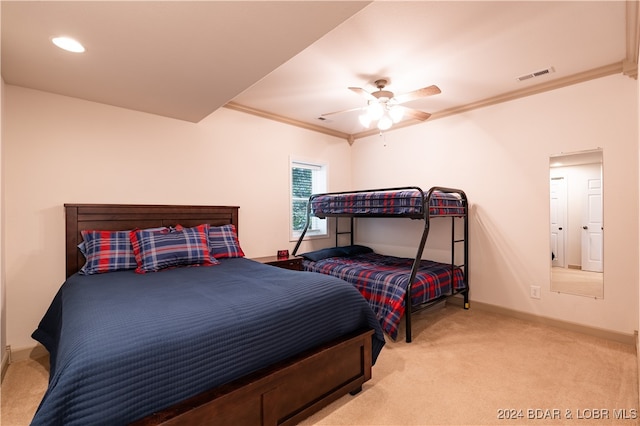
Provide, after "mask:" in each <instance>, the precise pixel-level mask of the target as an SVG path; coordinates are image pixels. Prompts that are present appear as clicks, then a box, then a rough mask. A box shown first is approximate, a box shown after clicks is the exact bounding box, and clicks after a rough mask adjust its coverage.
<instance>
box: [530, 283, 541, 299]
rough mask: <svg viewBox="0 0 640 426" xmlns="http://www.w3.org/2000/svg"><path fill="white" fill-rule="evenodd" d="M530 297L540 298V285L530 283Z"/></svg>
mask: <svg viewBox="0 0 640 426" xmlns="http://www.w3.org/2000/svg"><path fill="white" fill-rule="evenodd" d="M531 298H532V299H540V286H539V285H532V286H531Z"/></svg>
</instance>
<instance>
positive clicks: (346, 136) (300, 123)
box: [224, 102, 351, 143]
mask: <svg viewBox="0 0 640 426" xmlns="http://www.w3.org/2000/svg"><path fill="white" fill-rule="evenodd" d="M224 108H229V109H233V110H236V111H240V112H244V113H247V114H252V115H256V116H258V117H262V118H267V119H269V120H274V121H279V122H280V123H285V124H289V125H291V126H296V127H302V128H303V129H307V130H313V131H314V132H319V133H324V134H325V135H329V136H335V137H338V138H342V139H347V140H349V139H350V137H351V135H349V134H348V133H344V132H339V131H337V130H332V129H327V128H326V127H322V126H318V125H315V124H311V123H306V122H304V121H299V120H294V119H293V118H289V117H285V116H282V115H278V114H273V113H270V112H268V111H263V110H260V109H256V108H251V107H249V106H246V105H241V104H238V103H236V102H229V103H227V104H225V105H224ZM350 143H351V142H350Z"/></svg>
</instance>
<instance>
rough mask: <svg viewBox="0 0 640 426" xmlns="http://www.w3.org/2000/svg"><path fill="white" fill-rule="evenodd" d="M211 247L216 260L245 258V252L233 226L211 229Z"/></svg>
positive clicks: (213, 227)
mask: <svg viewBox="0 0 640 426" xmlns="http://www.w3.org/2000/svg"><path fill="white" fill-rule="evenodd" d="M209 246H210V247H211V255H212V256H213V257H214V258H216V259H222V258H225V257H244V252H243V251H242V249H241V248H240V243H239V242H238V233H237V232H236V227H235V226H233V225H224V226H212V227H210V228H209Z"/></svg>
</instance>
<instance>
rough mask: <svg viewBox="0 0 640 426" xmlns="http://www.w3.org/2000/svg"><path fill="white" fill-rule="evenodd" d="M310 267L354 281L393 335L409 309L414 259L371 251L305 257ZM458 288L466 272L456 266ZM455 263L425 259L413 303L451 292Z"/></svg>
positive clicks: (417, 280) (462, 283)
mask: <svg viewBox="0 0 640 426" xmlns="http://www.w3.org/2000/svg"><path fill="white" fill-rule="evenodd" d="M303 264H304V268H305V270H307V271H313V272H319V273H322V274H327V275H333V276H336V277H338V278H342V279H343V280H345V281H347V282H349V283H351V284H353V285H354V286H355V287H356V288H357V289H358V290H359V291H360V293H362V295H363V296H364V297H365V298H366V299H367V300H368V301H369V304H370V305H371V307H372V309H373V311H374V312H375V313H376V316H377V317H378V321H380V324H381V325H382V329H383V330H384V331H385V332H386V333H387V334H389V336H390V337H391V338H392V339H394V340H395V339H396V337H397V335H398V326H399V324H400V320H401V318H402V316H403V315H404V312H405V300H404V295H405V293H406V290H407V287H408V285H409V277H410V275H411V268H412V266H413V259H407V258H400V257H394V256H384V255H381V254H377V253H367V254H361V255H357V256H352V257H330V258H327V259H323V260H319V261H317V262H312V261H309V260H304V261H303ZM454 271H455V272H454V280H455V284H454V288H455V289H456V290H462V289H464V287H465V284H464V280H463V272H462V270H461V269H460V268H455V269H454ZM451 281H452V272H451V265H449V264H444V263H438V262H433V261H430V260H422V261H421V266H420V268H419V270H418V274H417V275H416V279H415V282H414V283H413V286H412V291H411V303H412V305H418V304H421V303H426V302H429V301H432V300H434V299H437V298H438V297H440V296H443V295H447V294H451V293H452V290H451Z"/></svg>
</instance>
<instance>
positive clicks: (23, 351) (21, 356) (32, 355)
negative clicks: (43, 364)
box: [11, 344, 49, 362]
mask: <svg viewBox="0 0 640 426" xmlns="http://www.w3.org/2000/svg"><path fill="white" fill-rule="evenodd" d="M47 355H49V351H47V350H46V349H45V348H44V346H42V345H40V344H37V345H35V346H31V347H28V348H20V349H12V350H11V362H17V361H24V360H26V359H38V358H42V357H43V356H47Z"/></svg>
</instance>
